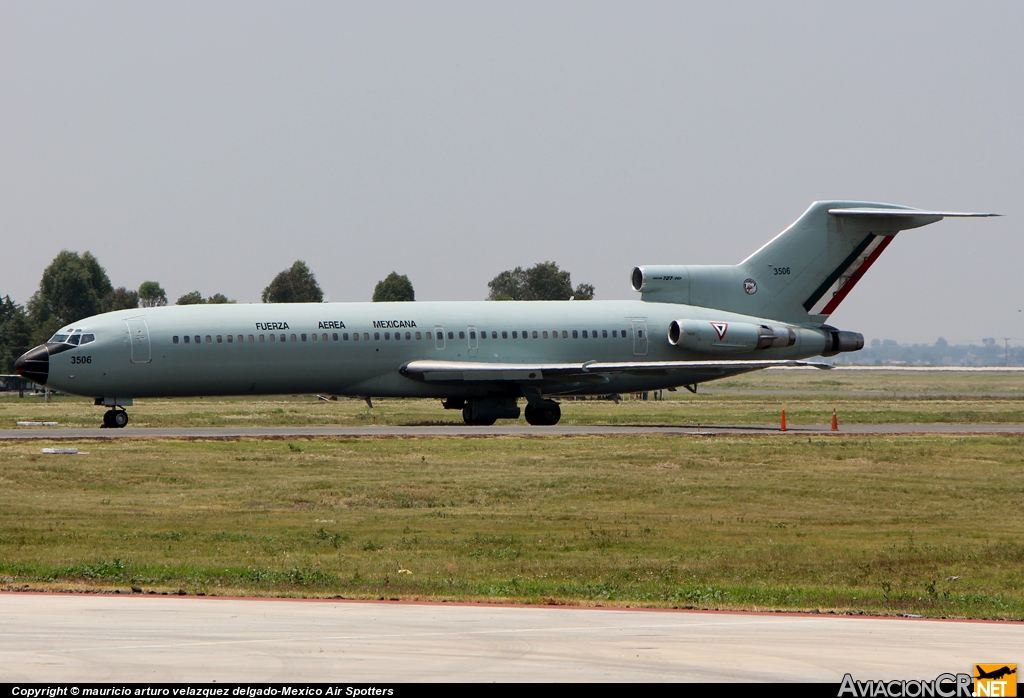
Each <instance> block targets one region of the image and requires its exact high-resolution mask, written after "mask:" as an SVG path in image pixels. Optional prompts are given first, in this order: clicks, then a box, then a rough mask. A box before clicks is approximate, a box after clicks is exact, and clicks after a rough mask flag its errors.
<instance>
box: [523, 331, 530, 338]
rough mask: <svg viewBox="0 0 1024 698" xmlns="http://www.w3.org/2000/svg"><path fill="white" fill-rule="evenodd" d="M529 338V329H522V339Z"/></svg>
mask: <svg viewBox="0 0 1024 698" xmlns="http://www.w3.org/2000/svg"><path fill="white" fill-rule="evenodd" d="M529 338H530V332H529V330H523V339H529Z"/></svg>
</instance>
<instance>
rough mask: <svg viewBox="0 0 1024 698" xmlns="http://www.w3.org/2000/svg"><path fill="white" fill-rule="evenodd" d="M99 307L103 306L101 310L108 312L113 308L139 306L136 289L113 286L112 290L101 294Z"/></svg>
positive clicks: (125, 308)
mask: <svg viewBox="0 0 1024 698" xmlns="http://www.w3.org/2000/svg"><path fill="white" fill-rule="evenodd" d="M100 307H102V308H103V312H105V313H109V312H111V311H113V310H130V309H132V308H138V307H139V293H138V291H129V290H128V289H127V288H125V287H124V286H121V287H120V288H115V289H114V290H113V291H111V292H110V293H108V294H107V295H105V296H103V299H102V301H101V302H100Z"/></svg>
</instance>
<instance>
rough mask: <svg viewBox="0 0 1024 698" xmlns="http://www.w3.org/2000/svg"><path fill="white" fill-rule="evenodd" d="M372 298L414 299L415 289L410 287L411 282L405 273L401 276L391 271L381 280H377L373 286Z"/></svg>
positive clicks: (391, 299)
mask: <svg viewBox="0 0 1024 698" xmlns="http://www.w3.org/2000/svg"><path fill="white" fill-rule="evenodd" d="M373 300H374V301H375V302H379V301H414V300H416V291H414V290H413V288H412V282H411V281H409V277H408V276H406V275H405V274H402V275H401V276H400V275H399V274H398V273H397V272H391V273H390V274H388V275H387V276H386V277H385V278H384V280H383V281H378V282H377V285H376V286H375V287H374V288H373Z"/></svg>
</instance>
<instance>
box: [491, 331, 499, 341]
mask: <svg viewBox="0 0 1024 698" xmlns="http://www.w3.org/2000/svg"><path fill="white" fill-rule="evenodd" d="M497 338H498V333H497V332H495V331H494V330H491V339H497Z"/></svg>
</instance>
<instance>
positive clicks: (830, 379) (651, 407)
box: [0, 371, 1024, 428]
mask: <svg viewBox="0 0 1024 698" xmlns="http://www.w3.org/2000/svg"><path fill="white" fill-rule="evenodd" d="M705 390H706V391H708V392H704V391H705ZM665 395H666V397H667V398H668V399H666V400H664V401H655V400H647V401H644V400H632V399H628V397H629V396H624V397H626V398H627V399H626V400H624V401H623V402H621V403H619V404H615V403H613V402H611V401H603V400H581V401H573V400H565V401H563V402H562V422H563V423H564V424H570V425H600V424H613V425H621V424H648V425H654V424H664V425H680V424H685V425H693V424H702V425H772V424H778V422H779V414H780V412H781V411H782V410H783V409H784V410H786V416H787V419H788V420H789V423H790V424H793V425H800V424H807V425H809V424H820V425H825V424H827V423H828V422H829V419H830V418H831V415H832V410H833V409H836V410H837V411H838V413H839V420H840V422H841V423H843V424H906V423H974V424H979V423H1021V422H1024V373H939V372H936V373H901V372H873V371H872V372H863V371H862V372H854V371H847V372H843V371H831V372H824V371H760V372H757V373H752V374H748V375H746V376H740V377H737V378H730V379H727V380H722V381H714V382H711V383H708V384H705V385H704V386H702V388H701V392H699V393H698V394H697V395H692V394H690V393H688V392H686V391H685V390H680V391H679V392H676V393H668V392H666V393H665ZM102 412H103V409H102V408H99V407H94V406H93V405H92V401H90V400H83V399H81V398H72V397H57V398H54V399H53V400H51V401H50V402H48V403H46V402H43V400H42V398H40V397H26V398H20V399H19V398H17V397H4V398H2V399H0V428H13V427H14V426H15V425H16V423H17V422H18V421H19V420H36V421H56V422H59V423H60V425H61V426H69V427H96V428H98V427H99V425H100V421H101V417H102ZM129 412H130V414H131V420H132V421H131V424H132V426H137V427H138V426H153V427H173V426H273V425H286V426H290V425H324V424H337V425H350V426H362V425H369V424H379V425H417V424H461V423H462V413H461V412H460V411H458V410H444V409H442V408H441V405H440V401H438V400H398V399H393V400H387V399H376V400H374V408H373V409H372V410H371V409H369V408H368V407H367V406H366V404H365V403H364V402H363V401H361V400H354V399H344V398H342V399H339V400H338V401H336V402H334V401H331V402H324V401H321V400H317V399H316V397H315V396H281V397H266V398H256V399H253V398H202V399H200V398H191V399H173V400H171V399H165V400H138V401H137V402H136V404H135V406H133V407H132V408H131V409H130V410H129ZM498 423H499V424H512V423H513V422H511V421H506V420H502V421H499V422H498ZM519 423H520V424H522V423H524V422H523V421H522V420H520V422H519Z"/></svg>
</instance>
